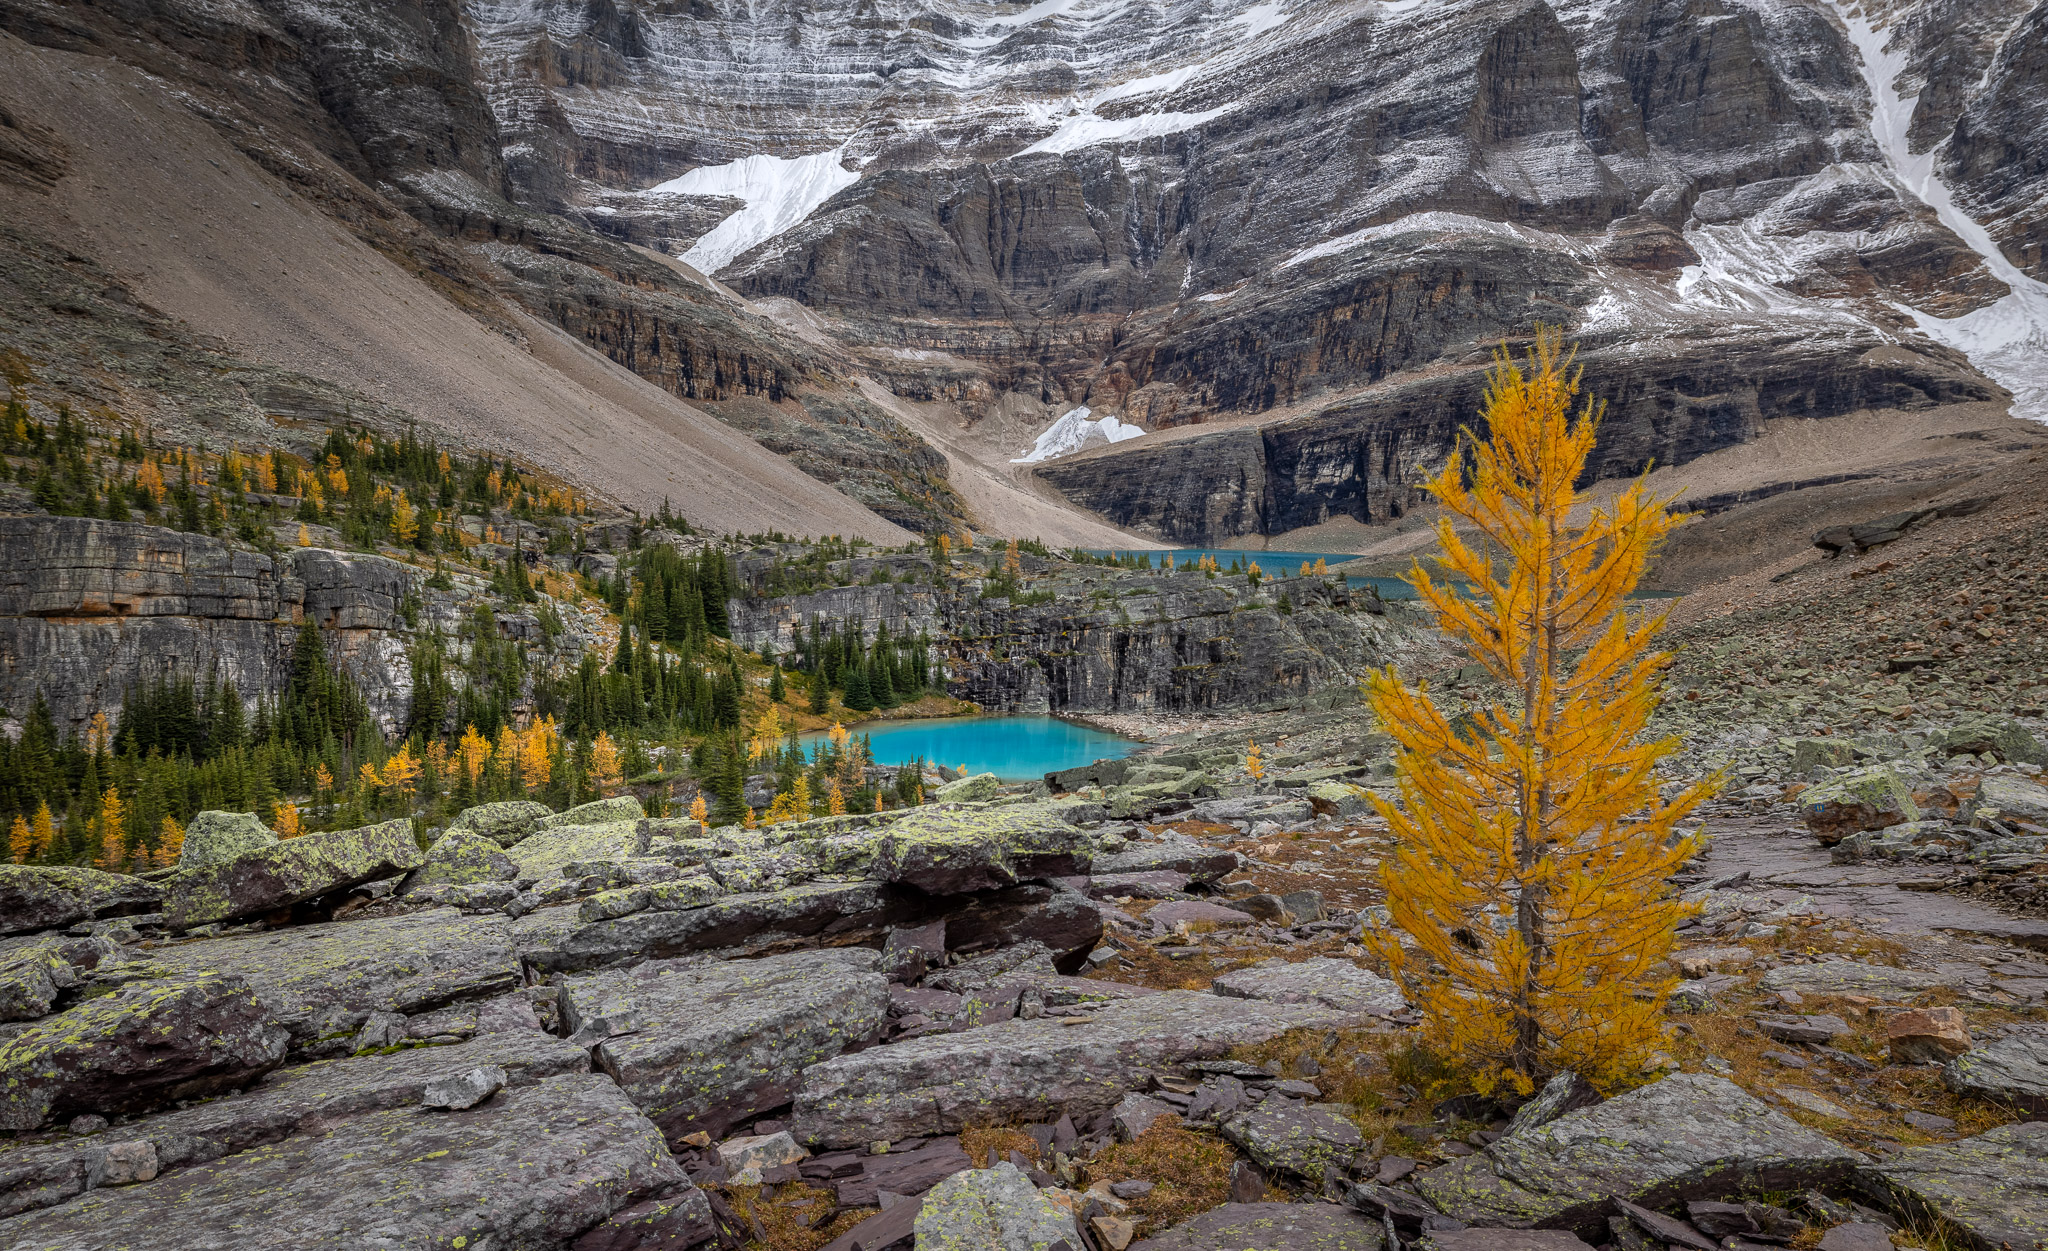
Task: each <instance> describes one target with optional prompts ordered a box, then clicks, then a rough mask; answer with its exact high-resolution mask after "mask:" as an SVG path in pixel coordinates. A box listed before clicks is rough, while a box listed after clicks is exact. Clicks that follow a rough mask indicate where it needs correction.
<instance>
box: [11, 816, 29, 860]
mask: <svg viewBox="0 0 2048 1251" xmlns="http://www.w3.org/2000/svg"><path fill="white" fill-rule="evenodd" d="M7 854H8V856H9V857H11V858H12V859H13V861H14V863H16V864H27V863H28V862H29V861H31V860H33V859H35V858H36V836H35V831H33V830H31V829H29V826H28V818H27V817H24V816H22V815H21V814H20V813H18V812H17V813H15V814H14V825H13V826H12V827H11V828H10V829H9V830H8V831H7Z"/></svg>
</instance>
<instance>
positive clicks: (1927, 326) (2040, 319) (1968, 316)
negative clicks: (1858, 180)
mask: <svg viewBox="0 0 2048 1251" xmlns="http://www.w3.org/2000/svg"><path fill="white" fill-rule="evenodd" d="M1836 12H1837V15H1838V16H1840V17H1841V19H1842V24H1843V25H1844V26H1845V27H1847V28H1848V31H1849V40H1850V42H1851V43H1854V44H1855V45H1856V50H1857V51H1858V52H1859V53H1861V54H1862V58H1863V77H1864V80H1865V81H1866V82H1867V83H1868V84H1869V85H1870V95H1871V99H1872V101H1873V104H1874V106H1875V107H1873V108H1872V109H1871V113H1870V133H1871V134H1872V135H1873V136H1875V137H1876V139H1877V146H1878V148H1879V150H1881V151H1882V152H1883V153H1884V156H1885V161H1886V163H1887V164H1888V165H1890V167H1891V171H1892V174H1893V176H1894V177H1895V178H1896V179H1897V180H1898V182H1899V185H1900V186H1901V187H1903V188H1904V189H1905V190H1906V191H1907V192H1908V193H1910V194H1912V195H1915V196H1918V197H1919V198H1920V199H1921V200H1922V201H1924V202H1925V203H1926V204H1927V206H1928V207H1930V208H1932V209H1933V210H1934V212H1935V214H1936V216H1938V217H1939V218H1940V219H1941V224H1942V225H1944V226H1946V227H1948V228H1949V229H1950V230H1952V231H1954V232H1955V233H1956V236H1957V237H1958V238H1960V239H1961V240H1962V241H1963V242H1964V243H1966V244H1968V245H1969V247H1970V249H1971V250H1972V251H1974V252H1976V253H1977V254H1978V255H1979V256H1981V257H1983V258H1984V265H1985V268H1987V269H1989V270H1990V271H1991V273H1992V274H1993V275H1994V276H1995V277H1997V278H1998V279H1999V280H2000V281H2001V282H2003V283H2005V285H2006V286H2008V287H2010V288H2012V293H2011V294H2010V295H2007V296H2006V297H2005V298H2004V299H2002V300H1999V301H1998V302H1997V303H1995V304H1991V305H1987V306H1986V307H1984V308H1980V309H1977V310H1976V311H1974V312H1970V313H1965V314H1963V315H1962V316H1961V317H1935V316H1933V315H1931V314H1928V313H1923V312H1920V311H1918V310H1917V309H1912V308H1906V309H1903V310H1902V311H1904V312H1905V313H1907V314H1909V315H1910V316H1911V317H1912V318H1913V323H1914V325H1916V326H1917V327H1918V328H1919V329H1920V331H1921V333H1923V334H1925V335H1927V336H1928V337H1929V338H1931V339H1934V340H1936V341H1938V342H1941V343H1946V344H1948V345H1949V346H1950V347H1953V348H1956V349H1957V350H1959V351H1961V352H1962V353H1963V354H1964V355H1966V356H1968V357H1969V358H1970V361H1971V363H1972V364H1974V365H1976V366H1977V368H1979V369H1981V370H1983V371H1984V372H1985V373H1986V374H1988V375H1989V376H1990V377H1991V379H1992V380H1993V381H1995V382H1997V383H1998V384H1999V385H2000V386H2002V387H2004V388H2005V389H2006V390H2008V391H2010V392H2012V413H2013V416H2015V417H2025V418H2027V419H2029V420H2031V421H2040V422H2048V284H2044V283H2042V282H2041V281H2039V280H2038V279H2036V278H2034V277H2032V276H2031V275H2029V274H2027V273H2026V272H2025V271H2024V270H2022V269H2020V268H2019V266H2017V265H2014V264H2013V263H2012V262H2011V261H2010V260H2009V259H2007V257H2006V255H2005V253H2004V252H2002V251H2000V250H1999V248H1998V245H1997V244H1996V243H1994V242H1992V239H1991V235H1990V232H1988V231H1986V230H1985V229H1984V227H1983V226H1982V225H1980V224H1979V223H1978V222H1977V220H1976V219H1975V218H1973V217H1971V216H1970V215H1969V214H1968V213H1965V212H1963V210H1962V209H1961V208H1959V207H1957V205H1956V202H1955V197H1954V196H1953V195H1951V194H1950V192H1949V189H1948V185H1947V184H1946V183H1944V182H1942V180H1941V178H1940V177H1939V176H1938V175H1937V174H1936V173H1935V172H1934V158H1935V156H1936V154H1937V153H1938V152H1939V151H1940V148H1939V147H1936V148H1932V149H1930V150H1928V151H1926V152H1922V153H1920V154H1918V155H1915V154H1914V153H1913V151H1912V147H1911V145H1910V144H1909V143H1908V142H1907V137H1906V132H1907V129H1908V127H1909V126H1910V125H1911V123H1912V120H1913V109H1914V107H1915V105H1917V104H1918V102H1919V95H1918V93H1915V94H1914V95H1913V96H1912V97H1910V98H1908V97H1903V96H1901V95H1899V93H1898V90H1897V88H1896V86H1895V84H1896V83H1897V81H1898V79H1899V76H1900V75H1901V74H1902V73H1903V72H1904V71H1905V69H1906V60H1907V56H1906V52H1905V50H1904V49H1903V48H1901V49H1899V50H1897V51H1890V50H1888V41H1887V38H1886V32H1885V31H1882V30H1879V29H1877V28H1876V27H1875V26H1873V25H1872V24H1871V21H1870V19H1869V18H1868V17H1866V16H1864V15H1863V14H1861V13H1860V12H1859V13H1858V14H1856V15H1855V16H1853V17H1852V16H1850V15H1849V14H1848V13H1846V12H1843V11H1842V10H1841V9H1840V8H1839V7H1838V8H1837V10H1836Z"/></svg>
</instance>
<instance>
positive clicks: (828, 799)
mask: <svg viewBox="0 0 2048 1251" xmlns="http://www.w3.org/2000/svg"><path fill="white" fill-rule="evenodd" d="M825 812H826V813H827V814H828V815H830V816H835V817H843V816H845V815H846V796H845V795H843V794H841V793H840V790H839V783H838V782H836V781H835V782H833V783H832V789H831V790H829V791H826V792H825Z"/></svg>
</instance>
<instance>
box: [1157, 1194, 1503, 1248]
mask: <svg viewBox="0 0 2048 1251" xmlns="http://www.w3.org/2000/svg"><path fill="white" fill-rule="evenodd" d="M1487 1232H1489V1233H1496V1232H1497V1231H1492V1230H1489V1231H1487ZM1386 1241H1387V1239H1386V1233H1385V1230H1384V1227H1383V1226H1382V1224H1381V1222H1380V1221H1379V1219H1378V1218H1376V1217H1367V1216H1366V1215H1365V1214H1364V1213H1362V1212H1357V1211H1354V1210H1352V1209H1351V1208H1347V1207H1339V1206H1337V1205H1336V1204H1332V1203H1226V1204H1224V1205H1223V1206H1221V1207H1215V1208H1210V1209H1209V1210H1208V1211H1206V1212H1204V1213H1202V1214H1201V1215H1199V1216H1194V1217H1190V1218H1189V1219H1188V1220H1186V1221H1183V1222H1182V1223H1181V1224H1178V1225H1175V1226H1174V1227H1173V1228H1171V1229H1167V1230H1162V1231H1161V1232H1159V1233H1157V1234H1155V1235H1153V1236H1152V1237H1150V1238H1147V1239H1145V1240H1144V1241H1143V1242H1136V1243H1132V1244H1131V1249H1130V1251H1219V1249H1227V1251H1380V1249H1381V1248H1382V1247H1384V1246H1385V1245H1386Z"/></svg>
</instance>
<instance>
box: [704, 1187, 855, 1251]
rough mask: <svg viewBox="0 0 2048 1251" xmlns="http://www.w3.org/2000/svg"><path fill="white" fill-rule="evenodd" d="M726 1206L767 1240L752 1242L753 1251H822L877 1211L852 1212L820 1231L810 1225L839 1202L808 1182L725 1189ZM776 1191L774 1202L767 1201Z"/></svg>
mask: <svg viewBox="0 0 2048 1251" xmlns="http://www.w3.org/2000/svg"><path fill="white" fill-rule="evenodd" d="M722 1190H723V1191H724V1194H725V1198H726V1202H728V1203H730V1204H731V1205H732V1209H733V1211H734V1212H735V1213H737V1214H738V1216H739V1218H740V1225H741V1227H742V1228H745V1229H749V1230H752V1229H753V1228H754V1227H756V1226H758V1227H759V1232H760V1233H762V1234H765V1235H766V1237H765V1238H761V1237H756V1238H752V1239H751V1240H750V1241H749V1242H748V1243H747V1247H748V1248H749V1251H818V1248H819V1247H822V1246H824V1245H825V1244H826V1243H828V1242H831V1241H832V1240H833V1239H834V1238H837V1237H838V1236H839V1235H841V1234H843V1233H845V1232H846V1231H847V1230H849V1229H852V1228H853V1227H854V1226H855V1225H858V1224H860V1223H861V1222H862V1221H864V1220H866V1219H867V1218H869V1217H870V1216H873V1215H874V1214H875V1212H874V1209H873V1208H849V1209H847V1210H846V1211H844V1212H841V1213H840V1214H839V1215H837V1216H835V1217H833V1218H832V1219H831V1220H829V1221H827V1222H826V1223H825V1224H823V1225H820V1226H818V1227H817V1228H816V1229H812V1228H810V1221H811V1219H813V1218H814V1217H815V1216H816V1215H817V1214H818V1213H819V1212H821V1211H822V1212H830V1211H832V1210H833V1209H834V1208H835V1207H837V1206H838V1200H837V1199H836V1198H835V1197H834V1196H833V1194H832V1192H831V1191H829V1190H823V1189H820V1188H818V1187H816V1186H812V1185H810V1184H808V1183H806V1182H790V1183H787V1184H785V1185H781V1186H775V1187H767V1186H726V1187H722ZM771 1191H772V1194H773V1197H772V1198H763V1197H762V1196H763V1195H764V1194H765V1193H769V1192H771Z"/></svg>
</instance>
